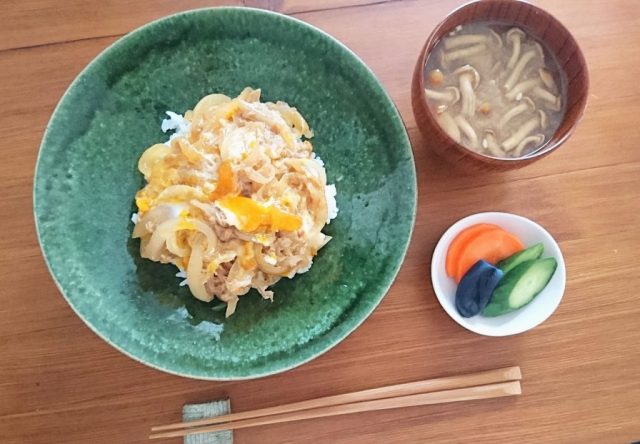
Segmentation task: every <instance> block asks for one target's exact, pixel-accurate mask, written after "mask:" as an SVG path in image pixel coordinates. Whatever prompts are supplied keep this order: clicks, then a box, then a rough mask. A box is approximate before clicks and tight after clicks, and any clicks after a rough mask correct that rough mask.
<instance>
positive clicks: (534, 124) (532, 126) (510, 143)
mask: <svg viewBox="0 0 640 444" xmlns="http://www.w3.org/2000/svg"><path fill="white" fill-rule="evenodd" d="M547 124H548V120H547V115H546V114H545V113H544V111H540V110H539V111H538V115H537V116H536V117H533V118H531V119H529V120H527V121H526V122H525V123H524V124H523V125H522V126H521V127H520V128H519V129H518V131H516V132H515V133H513V134H512V135H511V137H509V138H508V139H506V140H505V141H504V142H502V148H503V149H504V150H505V151H511V150H512V149H514V148H515V147H517V146H518V145H519V144H520V142H522V141H523V140H524V138H525V137H527V136H528V135H529V134H531V132H533V131H534V130H536V129H538V128H542V129H545V128H546V127H547Z"/></svg>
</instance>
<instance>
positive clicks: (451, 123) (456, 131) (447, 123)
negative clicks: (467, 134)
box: [436, 112, 462, 143]
mask: <svg viewBox="0 0 640 444" xmlns="http://www.w3.org/2000/svg"><path fill="white" fill-rule="evenodd" d="M436 121H437V122H438V125H440V128H442V129H443V130H444V132H445V133H447V135H448V136H449V137H451V138H452V139H453V140H454V141H455V142H456V143H460V140H461V139H462V137H461V135H460V128H458V125H457V124H456V121H455V120H453V117H451V114H449V113H446V112H443V113H440V114H437V115H436Z"/></svg>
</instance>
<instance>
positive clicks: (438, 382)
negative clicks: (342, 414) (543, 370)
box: [151, 367, 522, 432]
mask: <svg viewBox="0 0 640 444" xmlns="http://www.w3.org/2000/svg"><path fill="white" fill-rule="evenodd" d="M521 378H522V373H521V372H520V367H507V368H502V369H496V370H488V371H484V372H479V373H473V374H467V375H458V376H449V377H443V378H436V379H428V380H424V381H417V382H410V383H405V384H395V385H390V386H386V387H379V388H374V389H368V390H362V391H358V392H353V393H345V394H341V395H334V396H326V397H323V398H317V399H312V400H308V401H301V402H295V403H291V404H285V405H281V406H275V407H268V408H263V409H258V410H251V411H247V412H240V413H232V414H229V415H224V416H218V417H214V418H205V419H201V420H196V421H189V422H181V423H175V424H168V425H164V426H156V427H152V429H151V430H152V431H154V432H158V431H165V430H176V429H183V428H188V427H200V426H205V425H212V424H220V423H224V422H230V421H240V420H245V419H251V418H259V417H264V416H269V415H279V414H283V413H288V412H295V411H302V410H309V409H314V408H320V407H328V406H333V405H340V404H349V403H354V402H362V401H371V400H376V399H384V398H390V397H401V396H407V395H414V394H417V393H425V392H433V391H442V390H449V389H458V388H464V387H470V386H477V385H485V384H491V383H497V382H504V381H512V380H519V379H521Z"/></svg>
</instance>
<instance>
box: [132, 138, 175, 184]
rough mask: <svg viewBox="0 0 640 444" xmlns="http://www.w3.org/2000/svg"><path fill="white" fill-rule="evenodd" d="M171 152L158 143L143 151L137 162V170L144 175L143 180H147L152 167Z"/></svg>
mask: <svg viewBox="0 0 640 444" xmlns="http://www.w3.org/2000/svg"><path fill="white" fill-rule="evenodd" d="M170 152H171V148H169V147H168V146H167V145H165V144H163V143H158V144H156V145H153V146H151V147H149V148H147V149H146V150H145V152H144V153H142V156H140V160H138V170H139V171H140V172H141V173H142V174H144V178H145V179H147V180H149V177H150V176H151V171H152V170H153V166H154V165H155V164H156V163H158V162H160V161H161V160H162V159H164V157H165V156H166V155H167V154H169V153H170Z"/></svg>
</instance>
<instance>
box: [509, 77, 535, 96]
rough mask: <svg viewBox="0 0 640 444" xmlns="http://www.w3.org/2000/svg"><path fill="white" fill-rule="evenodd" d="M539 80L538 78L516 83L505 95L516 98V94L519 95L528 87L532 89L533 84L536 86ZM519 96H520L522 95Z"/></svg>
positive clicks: (527, 89)
mask: <svg viewBox="0 0 640 444" xmlns="http://www.w3.org/2000/svg"><path fill="white" fill-rule="evenodd" d="M539 82H540V81H539V80H538V79H529V80H524V81H522V82H520V83H518V84H517V85H516V86H514V87H513V88H512V89H511V91H509V92H508V93H507V94H506V97H507V99H509V100H518V95H520V94H523V95H524V94H525V93H526V92H528V91H529V90H530V89H533V88H534V87H535V86H537V85H538V83H539ZM520 98H522V96H521V97H520Z"/></svg>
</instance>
